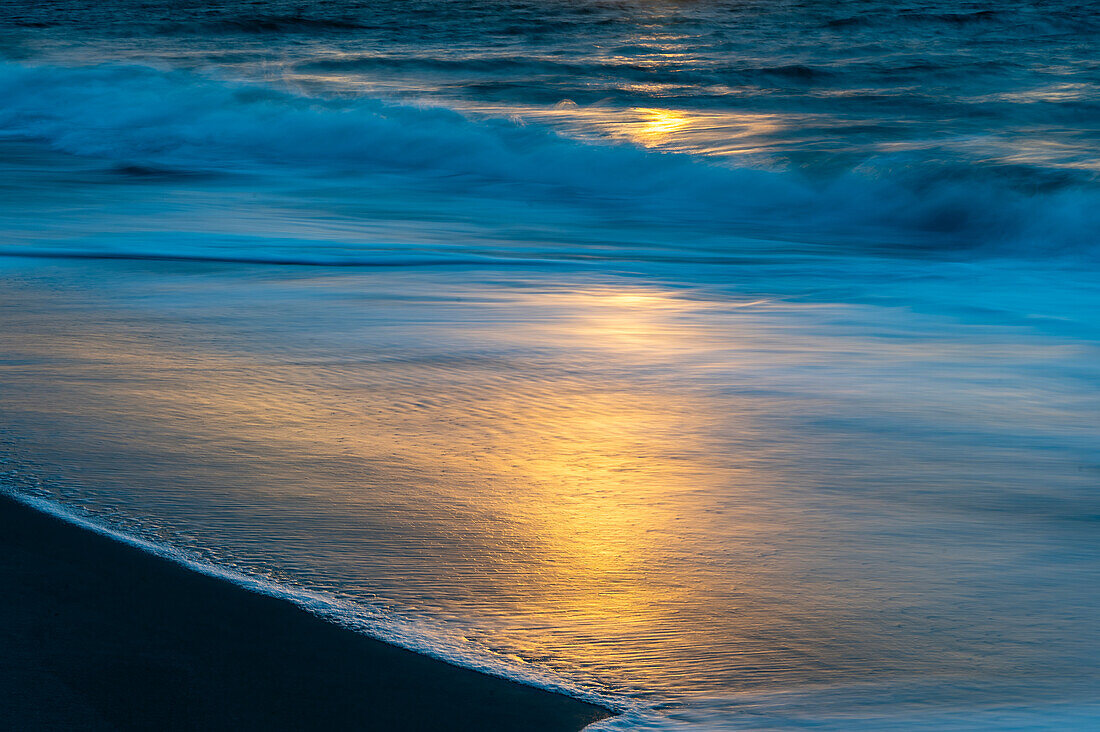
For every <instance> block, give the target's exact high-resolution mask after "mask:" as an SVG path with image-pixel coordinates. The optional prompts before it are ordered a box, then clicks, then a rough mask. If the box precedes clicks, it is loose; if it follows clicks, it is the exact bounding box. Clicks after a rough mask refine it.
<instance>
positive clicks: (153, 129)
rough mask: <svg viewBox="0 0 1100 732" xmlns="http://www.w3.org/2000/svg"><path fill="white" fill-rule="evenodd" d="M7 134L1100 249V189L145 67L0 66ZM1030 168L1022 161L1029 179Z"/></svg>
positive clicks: (751, 228)
mask: <svg viewBox="0 0 1100 732" xmlns="http://www.w3.org/2000/svg"><path fill="white" fill-rule="evenodd" d="M0 94H2V95H3V97H4V99H5V104H4V106H3V108H2V109H0V134H2V135H3V136H5V137H7V138H9V139H13V138H23V139H36V140H41V141H44V142H46V143H48V144H50V145H51V146H53V147H54V148H56V149H58V150H61V151H65V152H68V153H72V154H77V155H83V156H95V157H99V158H104V159H107V160H108V161H111V162H112V163H113V164H114V165H116V166H122V167H123V168H125V169H130V170H145V169H149V170H163V169H177V170H203V171H222V172H227V173H228V172H233V173H237V172H241V171H246V172H255V173H262V174H265V175H277V176H280V177H283V178H286V177H288V176H294V175H302V174H306V175H323V176H330V177H331V176H334V175H336V176H344V177H347V176H352V177H354V176H378V175H393V174H397V175H401V176H403V177H404V178H405V179H408V180H415V181H419V182H421V183H423V184H424V185H425V186H428V187H430V189H431V190H432V191H433V192H434V193H436V194H443V195H446V194H447V192H448V191H451V192H455V193H456V194H457V193H462V194H463V195H467V196H468V195H471V194H474V195H478V196H482V197H484V198H485V199H486V200H491V199H505V200H517V199H518V200H522V201H539V202H548V203H550V204H552V205H555V206H567V207H574V208H578V209H587V210H589V211H590V212H592V213H593V215H599V216H601V217H614V218H616V219H617V220H618V219H621V220H628V221H634V222H641V223H644V222H647V221H651V222H654V223H655V224H660V225H661V226H678V227H688V228H690V229H692V230H697V231H705V232H709V233H711V234H714V233H718V234H730V235H752V236H761V235H764V236H774V237H777V238H779V239H788V240H791V239H793V240H797V241H811V242H815V243H820V242H826V243H836V242H845V243H850V242H857V241H858V242H862V244H861V246H871V247H878V246H881V247H884V248H890V249H895V250H899V251H900V250H915V251H929V252H934V251H944V250H947V251H963V250H965V251H989V252H993V253H998V254H1000V253H1007V254H1027V253H1030V252H1037V253H1043V254H1049V253H1051V252H1057V251H1074V252H1078V253H1079V252H1083V251H1088V252H1091V251H1092V250H1094V249H1095V237H1094V232H1095V230H1096V228H1097V225H1098V224H1100V194H1098V192H1097V189H1096V188H1095V187H1094V186H1090V185H1087V184H1085V183H1081V182H1080V181H1071V182H1069V183H1064V184H1062V183H1059V184H1056V185H1055V184H1052V185H1045V186H1044V187H1042V188H1041V189H1037V188H1036V186H1035V185H1034V184H1033V181H1032V179H1033V178H1035V177H1037V176H1032V175H1030V174H1028V173H1026V171H1025V174H1022V175H1016V174H1014V171H1012V170H1009V169H1007V168H1005V167H997V166H987V167H976V166H969V165H963V164H961V163H957V162H956V163H954V164H951V163H945V162H942V161H937V160H936V159H934V158H924V159H922V158H920V157H917V156H916V154H915V153H896V154H883V155H881V156H878V157H876V158H874V159H869V160H863V161H860V162H859V164H858V165H855V166H853V167H849V168H848V169H845V170H841V171H838V172H833V173H830V174H829V175H827V176H825V175H821V174H817V175H810V174H808V173H805V172H803V171H800V170H798V169H792V170H787V171H780V172H776V171H769V170H760V169H753V168H747V167H740V168H738V167H732V166H728V165H719V164H716V163H713V162H711V161H708V160H705V159H700V158H697V157H693V156H691V155H687V154H678V153H662V152H657V151H651V150H643V149H639V148H637V147H634V146H631V145H627V144H611V143H607V144H596V143H588V142H581V141H577V140H574V139H571V138H567V137H563V136H562V135H559V134H557V133H555V132H553V131H551V130H549V129H547V128H544V127H541V126H538V125H532V124H526V125H525V124H522V123H518V122H515V121H512V120H504V119H470V118H467V117H464V116H463V115H461V114H459V113H457V112H455V111H452V110H449V109H444V108H438V107H428V108H424V107H414V106H402V105H398V104H393V103H388V102H386V101H383V100H380V99H373V98H365V97H354V98H318V97H313V96H308V95H304V94H300V93H296V92H292V91H289V90H284V89H278V88H274V87H270V86H262V85H256V84H245V83H238V82H232V81H225V80H221V79H213V78H207V77H202V76H198V75H194V74H191V73H185V72H179V71H164V70H158V69H153V68H148V67H140V66H118V65H105V66H94V67H76V68H73V67H57V66H28V65H21V64H4V65H0ZM1018 172H1019V171H1015V173H1018Z"/></svg>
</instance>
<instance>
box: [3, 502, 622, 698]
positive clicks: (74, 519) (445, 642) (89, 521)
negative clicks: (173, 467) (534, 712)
mask: <svg viewBox="0 0 1100 732" xmlns="http://www.w3.org/2000/svg"><path fill="white" fill-rule="evenodd" d="M0 494H3V495H5V496H7V497H9V498H11V499H13V500H15V501H17V502H19V503H21V504H23V505H25V506H28V507H30V508H32V509H34V510H36V511H39V512H41V513H44V514H47V515H49V516H53V517H54V518H58V519H61V520H62V521H64V522H66V523H68V524H72V525H73V526H77V527H79V528H82V529H86V530H88V531H92V532H94V533H96V534H99V535H100V536H105V537H107V538H109V539H112V540H114V541H117V542H120V543H122V544H125V545H127V546H130V547H133V548H135V549H138V550H141V551H143V552H146V553H147V554H151V555H153V556H155V557H159V558H161V559H166V560H168V561H171V562H173V563H175V564H178V565H180V566H182V567H186V568H187V569H189V570H191V571H194V572H198V573H199V574H203V575H206V576H208V577H213V578H215V579H219V580H224V581H226V582H229V583H231V584H233V585H236V586H237V587H240V588H242V589H245V590H248V591H249V592H254V593H257V594H260V595H265V596H267V597H273V598H276V599H279V600H285V601H287V602H290V603H292V604H293V605H295V606H296V607H299V608H301V609H302V610H305V611H306V612H308V613H310V614H311V615H314V616H316V617H319V618H321V619H323V620H326V621H328V622H331V623H333V624H335V625H338V626H340V627H342V628H345V629H347V630H350V631H353V632H356V633H359V634H361V635H365V636H367V637H370V638H373V639H375V640H379V641H382V642H384V643H389V644H391V645H394V646H398V647H399V648H404V649H405V650H409V651H413V652H415V653H419V654H421V655H424V656H428V657H430V658H434V659H436V660H438V661H443V662H445V663H449V664H452V665H455V666H460V667H462V668H467V669H471V670H473V671H478V672H481V673H484V674H488V675H490V676H496V677H498V678H503V679H507V680H509V681H515V682H517V683H520V684H524V685H526V686H532V687H535V688H539V689H544V690H546V691H552V692H557V693H559V694H564V695H566V696H570V697H573V698H575V699H580V700H581V701H586V702H590V703H592V704H598V705H600V706H603V707H606V708H608V709H610V710H612V711H614V712H616V713H623V712H629V711H631V705H630V704H629V702H628V701H626V700H623V699H620V698H615V697H612V696H609V695H606V694H601V693H599V692H597V691H595V690H593V689H587V688H584V687H581V686H579V685H576V684H571V683H569V682H568V681H566V680H565V679H562V678H560V677H558V676H556V675H554V674H552V673H550V672H548V671H544V670H535V669H522V668H519V667H517V666H515V665H512V664H509V663H507V661H506V660H504V659H503V658H502V657H500V656H499V655H496V654H493V653H492V652H491V651H488V650H480V649H478V648H476V647H471V646H463V645H462V644H461V643H460V642H458V641H457V640H456V639H454V638H448V637H445V636H443V635H442V634H436V633H432V632H431V631H429V630H428V629H426V628H423V627H420V626H418V625H416V624H415V623H413V622H411V621H402V620H398V619H396V618H387V617H384V616H382V614H381V613H380V612H379V611H377V610H373V609H372V608H370V607H368V606H365V605H361V604H357V603H352V602H349V601H345V600H341V599H339V598H337V597H334V596H332V595H330V594H328V593H325V592H320V591H316V590H308V589H305V588H295V587H289V586H287V585H283V584H279V583H277V582H273V581H270V580H266V579H262V578H260V577H255V576H253V575H249V574H246V573H244V572H240V571H238V570H235V569H231V568H228V567H223V566H219V565H217V564H214V563H212V562H208V561H205V560H202V559H198V558H196V557H194V556H191V555H189V554H188V553H187V552H185V551H183V550H181V549H179V548H177V547H173V546H171V545H169V544H162V543H157V542H154V541H151V540H149V539H145V538H142V537H140V536H134V535H133V534H129V533H126V532H124V531H120V530H119V529H116V528H114V527H112V526H110V525H108V524H107V523H105V522H103V521H101V520H97V519H96V518H94V517H93V516H90V515H88V514H86V513H84V512H82V511H81V510H80V509H79V508H75V507H72V506H67V505H65V504H63V503H61V502H60V501H56V500H51V499H48V498H43V497H41V496H33V495H28V494H26V493H23V492H21V491H19V490H18V489H15V488H13V487H11V486H5V485H0Z"/></svg>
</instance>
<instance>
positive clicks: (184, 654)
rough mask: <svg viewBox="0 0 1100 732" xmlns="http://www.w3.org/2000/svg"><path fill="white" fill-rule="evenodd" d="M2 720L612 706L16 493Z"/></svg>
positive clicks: (547, 724)
mask: <svg viewBox="0 0 1100 732" xmlns="http://www.w3.org/2000/svg"><path fill="white" fill-rule="evenodd" d="M0 557H2V560H0V598H2V599H0V729H3V730H27V731H28V732H31V731H33V730H45V729H48V730H143V731H147V730H448V731H450V730H454V731H455V732H459V731H461V730H478V731H479V732H489V731H492V730H522V731H523V732H538V731H539V730H555V731H558V730H577V729H579V728H581V727H583V726H584V725H586V724H588V723H590V722H593V721H595V720H597V719H601V718H604V717H606V716H607V715H608V713H607V712H606V711H605V710H603V709H601V708H599V707H596V706H592V705H590V704H585V703H583V702H579V701H576V700H574V699H570V698H568V697H565V696H561V695H558V694H553V693H550V692H546V691H542V690H540V689H535V688H532V687H527V686H523V685H521V684H516V683H512V682H510V681H505V680H503V679H498V678H494V677H491V676H486V675H484V674H480V673H477V672H475V671H469V670H467V669H461V668H458V667H455V666H451V665H449V664H446V663H443V662H440V661H436V660H434V659H430V658H428V657H426V656H421V655H419V654H416V653H412V652H410V651H406V650H403V649H400V648H397V647H395V646H391V645H388V644H386V643H382V642H379V641H375V640H372V639H370V638H367V637H365V636H361V635H358V634H356V633H353V632H350V631H348V630H345V629H342V628H340V627H337V626H335V625H332V624H330V623H327V622H325V621H323V620H320V619H318V618H316V617H314V616H312V615H310V614H308V613H306V612H304V611H303V610H300V609H298V608H297V607H295V606H293V605H291V604H290V603H288V602H285V601H283V600H278V599H274V598H271V597H265V596H262V595H258V594H255V593H252V592H249V591H247V590H244V589H242V588H240V587H237V586H235V585H232V584H230V583H228V582H224V581H222V580H218V579H214V578H212V577H207V576H205V575H202V574H198V573H196V572H193V571H191V570H188V569H186V568H184V567H182V566H180V565H177V564H174V563H173V562H171V561H168V560H165V559H161V558H158V557H154V556H152V555H149V554H146V553H144V552H142V551H141V550H139V549H136V548H133V547H130V546H127V545H125V544H122V543H119V542H116V541H113V540H111V539H108V538H106V537H103V536H100V535H98V534H95V533H93V532H91V531H87V530H84V529H81V528H78V527H76V526H73V525H70V524H67V523H65V522H63V521H61V520H60V519H57V518H54V517H52V516H48V515H45V514H42V513H39V512H37V511H35V510H33V509H31V508H28V507H26V506H23V505H22V504H19V503H17V502H15V501H14V500H12V499H10V498H7V497H4V496H0Z"/></svg>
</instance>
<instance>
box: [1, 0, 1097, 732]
mask: <svg viewBox="0 0 1100 732" xmlns="http://www.w3.org/2000/svg"><path fill="white" fill-rule="evenodd" d="M1098 31H1100V14H1097V13H1096V12H1095V10H1094V9H1093V8H1092V7H1091V6H1090V4H1087V3H1072V2H1061V1H1057V2H1056V1H1051V2H1003V3H997V4H992V3H980V2H969V3H964V2H923V3H918V2H903V3H877V2H838V3H814V2H782V1H772V2H763V1H760V2H754V1H749V0H746V1H743V2H732V1H727V2H692V3H682V2H678V3H666V2H637V3H635V2H580V1H570V2H565V1H563V0H540V1H538V2H534V1H530V2H526V1H522V0H516V1H513V2H478V3H471V2H466V1H465V0H452V1H447V2H443V1H439V2H420V3H417V2H395V1H391V2H373V3H357V2H328V3H323V4H322V3H316V4H312V5H311V4H309V3H300V2H299V3H281V2H276V1H274V0H261V1H260V2H251V3H241V2H222V3H211V2H188V3H172V4H165V5H158V4H157V3H149V2H137V1H136V0H125V1H122V2H114V1H109V2H96V3H92V2H87V1H86V0H85V1H84V2H77V1H76V0H69V1H65V2H48V3H35V4H33V5H32V4H30V3H14V2H4V3H2V4H0V100H2V103H0V190H2V191H3V195H2V196H0V229H2V231H3V232H4V236H3V239H2V241H0V254H3V255H5V256H3V257H2V258H0V318H2V321H0V322H2V323H3V328H0V344H2V347H0V357H2V360H0V369H2V373H3V378H2V379H0V409H2V412H0V413H2V414H3V424H2V431H0V459H2V460H3V463H2V466H3V478H2V480H3V482H4V484H5V485H6V486H7V488H8V489H9V490H13V491H16V492H18V493H19V494H20V495H24V496H29V497H31V499H32V500H34V501H36V502H37V503H36V505H39V506H40V507H44V508H48V509H49V510H54V511H57V512H59V513H62V514H64V515H67V516H70V517H73V518H74V520H80V521H86V522H91V523H92V524H94V525H96V526H99V527H101V528H102V529H103V530H105V531H110V532H115V535H125V536H130V537H134V539H135V540H136V541H139V542H143V543H142V544H141V545H142V546H145V547H147V548H149V547H157V549H156V550H157V551H164V552H168V553H170V554H171V555H172V556H176V557H180V558H181V559H182V560H185V561H188V562H191V563H193V564H194V566H197V567H201V568H204V571H210V572H214V573H216V574H219V575H220V576H226V577H228V578H230V579H232V580H234V581H239V582H243V583H246V584H250V585H251V586H256V587H263V588H266V590H267V591H270V592H273V593H276V594H279V595H280V596H287V597H290V598H292V599H296V600H297V601H299V602H301V603H302V604H304V605H306V606H308V607H310V608H312V609H314V610H316V611H317V612H320V613H322V614H324V615H326V616H329V617H333V618H335V619H337V620H338V621H340V622H346V623H348V624H351V625H353V626H355V627H357V628H360V629H363V630H364V631H365V632H369V633H372V634H374V635H378V636H381V637H385V638H389V639H391V640H394V641H395V642H399V643H401V644H403V645H407V646H409V647H412V648H416V649H418V650H421V651H424V652H428V653H432V654H435V655H438V656H441V657H445V658H448V659H450V660H452V661H455V662H458V663H463V664H467V665H472V666H475V667H478V668H483V669H489V670H491V671H492V672H494V673H499V674H503V675H506V676H509V677H512V678H518V679H522V680H525V681H528V682H529V683H536V684H541V685H547V686H551V687H553V688H558V689H564V690H567V691H569V692H570V693H574V694H578V695H581V696H584V697H586V698H594V699H600V700H603V701H605V702H607V703H609V704H612V705H613V706H615V707H616V708H618V709H621V710H624V712H625V714H624V715H623V716H621V717H618V718H616V719H613V720H609V721H606V722H604V723H601V724H600V725H598V728H599V729H607V730H613V729H639V728H640V729H681V728H683V729H802V728H815V729H837V730H847V729H901V730H908V729H913V730H919V729H933V728H934V729H1006V730H1007V729H1012V730H1018V729H1058V730H1064V729H1090V728H1095V727H1096V725H1097V724H1100V722H1098V721H1097V720H1098V719H1100V705H1098V703H1097V700H1098V699H1100V689H1098V685H1097V683H1096V681H1095V679H1096V678H1100V676H1098V673H1097V672H1098V671H1100V668H1098V662H1097V660H1096V659H1097V658H1098V657H1100V634H1098V628H1097V624H1096V623H1095V620H1094V618H1093V616H1094V615H1095V614H1096V611H1097V609H1098V606H1100V592H1098V590H1097V589H1096V588H1097V580H1098V579H1100V577H1098V576H1097V575H1098V573H1100V572H1098V570H1100V542H1098V541H1097V539H1098V537H1097V526H1100V521H1098V517H1100V502H1098V501H1100V497H1098V495H1097V482H1098V479H1100V451H1098V450H1097V447H1096V445H1098V444H1100V389H1098V388H1097V386H1098V384H1100V348H1098V344H1100V327H1098V325H1097V324H1098V323H1100V281H1098V277H1097V275H1098V273H1100V256H1098V255H1100V241H1098V239H1097V233H1096V232H1097V231H1098V230H1100V229H1098V225H1100V181H1098V176H1097V173H1098V170H1100V140H1098V134H1100V114H1098V111H1100V53H1098V51H1100V49H1098V44H1100V41H1097V38H1100V33H1098Z"/></svg>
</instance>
